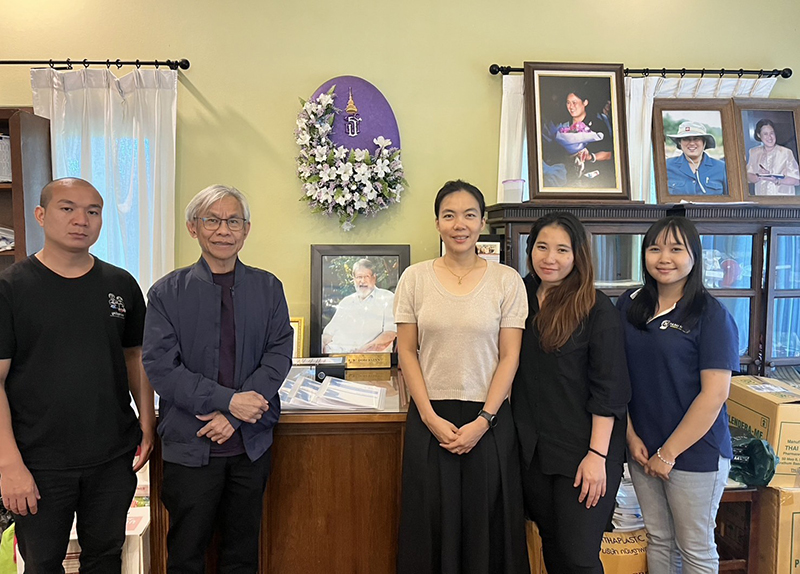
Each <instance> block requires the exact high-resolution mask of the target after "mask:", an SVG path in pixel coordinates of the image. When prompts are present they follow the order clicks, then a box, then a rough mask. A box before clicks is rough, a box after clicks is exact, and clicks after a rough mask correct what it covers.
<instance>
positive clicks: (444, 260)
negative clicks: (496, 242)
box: [442, 257, 480, 285]
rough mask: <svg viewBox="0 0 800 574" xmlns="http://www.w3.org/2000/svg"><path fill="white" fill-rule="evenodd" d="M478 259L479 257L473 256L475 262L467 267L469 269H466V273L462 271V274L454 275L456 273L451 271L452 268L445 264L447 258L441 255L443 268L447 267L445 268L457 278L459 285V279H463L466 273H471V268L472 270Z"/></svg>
mask: <svg viewBox="0 0 800 574" xmlns="http://www.w3.org/2000/svg"><path fill="white" fill-rule="evenodd" d="M478 261H480V257H476V258H475V262H474V263H473V264H472V267H470V268H469V271H467V272H466V273H464V274H463V275H456V274H455V273H454V272H453V270H452V269H450V267H448V265H447V260H446V259H445V258H444V257H442V263H444V268H445V269H447V270H448V271H449V272H450V274H451V275H452V276H453V277H455V278H456V279H458V284H459V285H461V281H462V280H463V279H464V277H466V276H467V275H469V274H470V273H472V270H473V269H475V266H476V265H478Z"/></svg>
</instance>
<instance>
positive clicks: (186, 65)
mask: <svg viewBox="0 0 800 574" xmlns="http://www.w3.org/2000/svg"><path fill="white" fill-rule="evenodd" d="M190 65H191V64H189V60H187V59H186V58H183V59H181V60H180V61H179V62H178V67H179V68H180V69H181V70H188V69H189V66H190Z"/></svg>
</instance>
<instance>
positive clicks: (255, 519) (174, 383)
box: [143, 185, 292, 573]
mask: <svg viewBox="0 0 800 574" xmlns="http://www.w3.org/2000/svg"><path fill="white" fill-rule="evenodd" d="M186 227H187V228H188V230H189V234H190V235H191V236H192V237H194V238H196V239H197V242H198V243H199V245H200V250H201V252H202V256H201V257H200V260H199V261H198V262H197V263H195V264H194V265H192V266H190V267H186V268H184V269H178V270H176V271H173V272H172V273H170V274H169V275H167V276H166V277H164V278H162V279H161V280H160V281H158V282H157V283H156V284H155V285H153V287H152V288H151V289H150V292H149V294H148V306H147V315H146V319H145V335H144V344H143V361H144V365H145V370H146V371H147V374H148V376H149V377H150V381H151V383H152V385H153V387H154V388H155V390H156V391H157V392H158V394H159V396H160V404H159V423H158V433H159V435H160V436H161V441H162V445H163V457H164V479H163V486H162V491H161V499H162V500H163V502H164V505H165V506H166V508H167V510H168V511H169V534H168V536H167V551H168V558H167V571H168V572H170V573H177V572H204V571H205V552H206V549H207V547H208V544H209V542H210V540H211V537H212V534H213V533H214V529H215V528H216V527H219V529H220V531H221V548H220V553H219V569H220V571H222V572H256V571H257V569H258V540H259V529H260V526H261V509H262V498H263V495H264V490H265V488H266V484H267V478H268V477H269V471H270V450H269V448H270V446H271V445H272V429H273V428H274V426H275V424H276V423H277V422H278V416H279V415H280V400H279V399H278V389H279V388H280V386H281V383H283V380H284V377H285V376H286V374H287V373H288V371H289V368H290V366H291V356H292V328H291V326H290V325H289V311H288V308H287V305H286V299H285V297H284V293H283V286H282V285H281V282H280V281H279V280H278V279H277V278H276V277H275V276H274V275H272V274H271V273H269V272H267V271H263V270H261V269H256V268H254V267H249V266H246V265H244V264H243V263H242V262H241V261H240V260H239V257H238V254H239V251H241V249H242V246H243V245H244V241H245V239H246V238H247V235H248V233H249V232H250V208H249V207H248V204H247V199H246V198H245V196H244V195H243V194H242V193H241V192H240V191H239V190H237V189H236V188H234V187H226V186H222V185H212V186H210V187H208V188H206V189H204V190H203V191H201V192H200V193H198V194H197V195H196V196H195V197H194V199H192V201H191V202H190V203H189V205H188V206H187V208H186Z"/></svg>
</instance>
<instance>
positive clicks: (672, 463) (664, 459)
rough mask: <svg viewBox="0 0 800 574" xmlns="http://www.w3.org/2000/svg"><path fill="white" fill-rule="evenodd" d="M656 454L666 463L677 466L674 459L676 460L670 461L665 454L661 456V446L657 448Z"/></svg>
mask: <svg viewBox="0 0 800 574" xmlns="http://www.w3.org/2000/svg"><path fill="white" fill-rule="evenodd" d="M656 456H657V457H658V460H660V461H661V462H663V463H664V464H668V465H669V466H675V461H674V460H673V461H672V462H670V461H668V460H667V459H666V458H664V457H663V456H661V447H659V448H658V449H657V450H656Z"/></svg>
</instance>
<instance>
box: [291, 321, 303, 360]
mask: <svg viewBox="0 0 800 574" xmlns="http://www.w3.org/2000/svg"><path fill="white" fill-rule="evenodd" d="M305 323H306V320H305V318H303V317H289V324H290V325H291V326H292V331H294V338H293V339H292V357H302V356H303V348H304V347H305V330H306V329H305V327H306V324H305Z"/></svg>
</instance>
